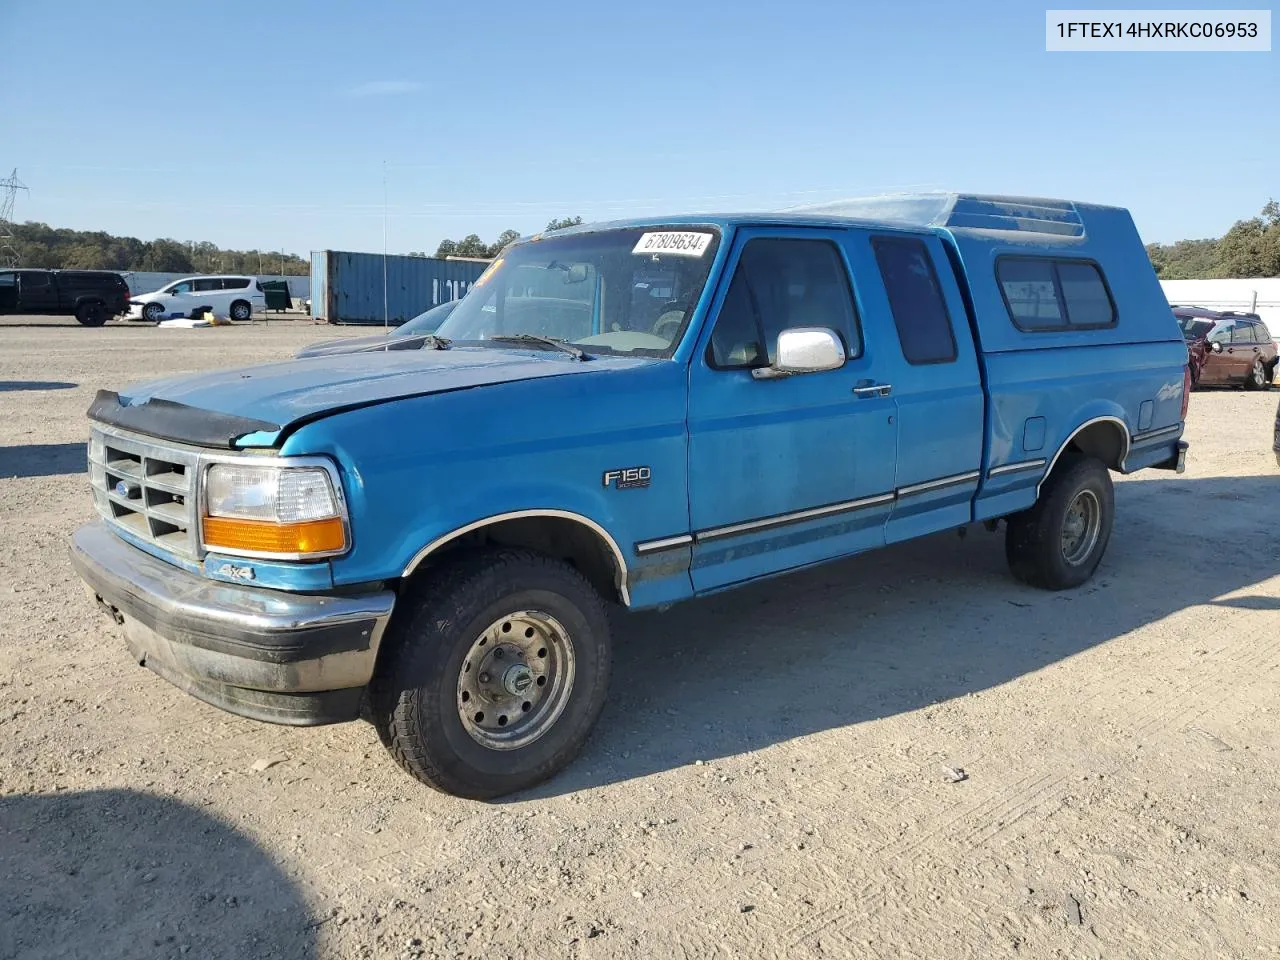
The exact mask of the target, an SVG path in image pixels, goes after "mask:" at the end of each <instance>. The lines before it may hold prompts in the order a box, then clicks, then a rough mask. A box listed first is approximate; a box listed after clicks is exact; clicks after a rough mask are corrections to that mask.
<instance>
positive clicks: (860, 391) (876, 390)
mask: <svg viewBox="0 0 1280 960" xmlns="http://www.w3.org/2000/svg"><path fill="white" fill-rule="evenodd" d="M891 393H893V384H891V383H873V384H871V385H870V386H866V387H854V388H853V395H854V396H855V397H887V396H889V394H891Z"/></svg>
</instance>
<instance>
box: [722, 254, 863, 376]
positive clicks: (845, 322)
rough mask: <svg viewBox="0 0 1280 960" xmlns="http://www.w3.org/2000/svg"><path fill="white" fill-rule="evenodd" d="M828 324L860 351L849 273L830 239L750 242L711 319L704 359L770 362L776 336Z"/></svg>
mask: <svg viewBox="0 0 1280 960" xmlns="http://www.w3.org/2000/svg"><path fill="white" fill-rule="evenodd" d="M789 327H827V328H829V329H831V330H834V331H836V333H837V334H839V335H840V336H841V337H843V338H844V342H845V343H846V344H848V350H849V356H850V357H858V356H861V354H862V339H861V336H860V334H859V330H858V319H857V311H856V309H855V308H854V303H853V294H852V288H851V286H850V284H849V274H848V271H847V270H846V269H845V265H844V261H843V258H842V257H841V256H840V251H839V250H838V249H837V248H836V245H835V244H834V243H832V242H831V241H829V240H791V239H765V238H759V239H755V240H750V241H748V242H747V244H746V246H745V247H743V248H742V255H741V256H740V257H739V258H738V266H737V269H736V270H735V271H734V274H733V280H732V281H731V282H730V284H729V290H728V292H727V293H726V294H725V300H724V304H723V305H722V306H721V308H720V314H719V316H718V317H717V318H716V326H715V330H714V331H713V332H712V335H711V347H710V355H709V357H708V361H709V363H710V365H711V366H712V367H713V368H715V369H718V370H731V369H739V368H749V367H759V366H766V365H768V364H769V363H772V362H773V360H774V359H775V357H774V356H773V353H774V351H775V350H776V348H777V341H778V334H779V333H781V332H782V331H783V330H785V329H787V328H789Z"/></svg>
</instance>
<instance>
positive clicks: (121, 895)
mask: <svg viewBox="0 0 1280 960" xmlns="http://www.w3.org/2000/svg"><path fill="white" fill-rule="evenodd" d="M0 823H3V824H4V828H3V830H0V877H3V878H4V879H3V884H4V888H5V889H4V896H3V898H0V957H22V958H24V960H45V958H49V960H53V958H58V960H67V958H86V960H87V958H92V960H106V958H116V957H119V958H130V960H132V958H147V957H177V956H190V957H201V958H205V957H227V958H243V957H265V956H272V957H280V958H309V957H313V956H315V928H314V926H313V925H312V924H311V923H310V917H309V915H308V913H307V907H306V904H305V903H304V901H303V897H302V895H301V893H300V892H299V891H298V890H297V889H296V888H295V887H294V886H293V884H292V883H291V882H290V881H289V879H288V878H287V877H286V876H285V875H284V873H283V872H282V871H281V870H280V869H279V868H278V867H277V866H276V865H275V864H274V863H272V862H271V860H270V858H269V857H268V856H267V854H266V853H265V852H264V851H263V850H261V849H260V848H259V847H258V846H257V845H256V844H254V843H253V841H251V840H249V839H248V838H247V837H245V836H243V835H242V834H240V833H238V832H237V831H236V830H234V829H232V828H231V827H229V826H227V825H226V824H224V823H222V822H221V821H220V820H216V819H214V818H213V817H210V816H208V815H207V814H205V813H202V812H200V811H199V810H196V809H194V808H192V807H189V806H187V805H186V804H183V803H179V802H178V801H176V800H171V799H167V798H164V797H158V796H152V795H149V794H144V793H138V792H135V791H132V790H100V791H91V792H87V793H60V794H53V795H33V796H11V797H4V798H0Z"/></svg>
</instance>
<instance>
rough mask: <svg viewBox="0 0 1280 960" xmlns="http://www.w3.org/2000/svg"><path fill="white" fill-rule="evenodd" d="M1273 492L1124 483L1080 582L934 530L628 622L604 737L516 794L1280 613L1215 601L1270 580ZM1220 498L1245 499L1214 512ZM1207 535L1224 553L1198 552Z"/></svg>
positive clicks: (628, 774) (1234, 482) (1275, 557)
mask: <svg viewBox="0 0 1280 960" xmlns="http://www.w3.org/2000/svg"><path fill="white" fill-rule="evenodd" d="M1278 488H1280V478H1276V477H1269V476H1256V477H1234V478H1233V477H1224V478H1212V479H1183V478H1176V479H1167V480H1166V479H1160V480H1141V481H1129V482H1124V483H1120V484H1117V487H1116V511H1117V519H1116V523H1115V528H1114V530H1113V533H1112V537H1111V542H1110V545H1109V548H1108V551H1107V555H1106V556H1105V557H1104V559H1103V563H1102V565H1101V567H1100V568H1099V569H1098V571H1097V573H1096V574H1095V576H1094V579H1093V580H1092V581H1090V582H1089V583H1088V584H1086V585H1085V586H1083V587H1080V588H1078V589H1076V590H1072V591H1065V592H1061V593H1050V592H1045V591H1040V590H1036V589H1033V588H1030V587H1026V586H1024V585H1022V584H1021V583H1019V582H1017V581H1015V580H1014V579H1012V577H1011V576H1010V575H1009V573H1008V569H1007V567H1006V564H1005V558H1004V531H1003V528H1002V529H1001V530H1000V532H999V534H998V535H991V534H988V533H986V532H985V531H984V530H982V528H981V527H978V528H976V529H974V530H972V531H971V532H970V533H969V534H968V536H967V537H966V538H965V539H964V540H961V539H960V538H959V537H958V536H957V535H956V534H955V533H954V532H953V533H950V534H939V535H937V536H933V537H928V538H926V539H924V540H920V541H916V542H912V543H906V544H901V545H897V546H894V547H890V548H887V549H885V550H881V551H877V552H875V553H873V554H868V555H864V556H861V557H856V558H853V559H850V560H846V561H840V562H837V563H835V564H832V565H828V566H824V567H820V568H815V569H813V570H809V571H805V572H800V573H796V574H792V575H789V576H785V577H780V578H777V579H774V580H771V581H768V582H765V583H761V584H759V585H755V586H750V587H744V588H742V589H740V590H736V591H730V592H728V593H724V594H720V595H718V596H715V597H711V598H708V599H706V600H699V601H692V602H689V603H686V604H682V605H680V606H677V607H675V608H673V609H672V610H670V611H669V612H667V613H666V614H658V613H641V614H636V615H632V616H624V617H620V618H619V623H618V627H617V631H616V634H615V651H616V654H615V661H614V671H613V677H612V683H611V688H610V700H609V703H608V705H607V706H606V708H605V712H604V715H603V717H602V718H601V722H600V724H599V726H598V727H597V732H596V733H595V735H594V736H593V738H592V740H591V742H590V743H589V744H588V746H587V748H586V750H585V751H584V753H583V755H582V756H581V758H580V759H579V760H578V761H576V762H575V763H574V764H573V765H572V766H571V767H570V768H569V769H568V770H566V771H565V772H564V773H562V774H561V775H559V776H558V777H556V778H555V779H553V780H552V781H550V782H549V783H547V784H544V785H543V786H541V787H539V788H536V789H535V790H533V791H530V792H528V793H525V794H523V795H522V796H523V797H526V798H527V797H530V796H550V795H556V794H561V793H569V792H572V791H575V790H580V789H585V788H590V787H592V786H598V785H601V784H604V783H611V782H617V781H622V780H628V779H631V778H634V777H641V776H645V775H647V774H651V773H656V772H659V771H663V770H667V769H672V768H675V767H679V766H682V765H685V764H689V763H693V762H695V761H696V760H707V761H710V760H714V759H716V758H721V757H727V756H732V755H735V754H740V753H743V752H745V751H749V750H756V749H760V748H764V747H768V746H770V745H772V744H775V743H780V742H783V741H786V740H790V739H792V738H794V737H799V736H803V735H805V734H809V733H814V732H817V731H823V730H828V729H835V728H843V727H849V726H851V725H856V724H858V723H861V722H863V721H868V720H874V719H877V718H881V717H886V716H891V715H894V714H899V713H903V712H908V711H912V710H916V709H920V708H923V707H927V706H929V705H930V704H933V703H937V702H939V701H945V700H950V699H953V698H956V697H961V696H964V695H966V694H968V693H972V692H975V691H981V690H985V689H989V688H991V687H995V686H997V685H999V684H1002V683H1005V682H1007V681H1009V680H1012V679H1014V678H1016V677H1019V676H1022V675H1024V674H1027V673H1031V672H1033V671H1036V670H1039V669H1041V668H1042V667H1045V666H1047V665H1049V664H1052V663H1055V662H1057V661H1060V660H1063V659H1065V658H1067V657H1070V656H1072V655H1074V654H1077V653H1080V652H1081V651H1084V650H1087V649H1089V648H1091V647H1095V646H1098V645H1100V644H1104V643H1107V642H1108V641H1111V640H1114V639H1116V638H1118V637H1122V636H1123V635H1125V634H1127V633H1128V632H1130V631H1132V630H1134V629H1136V628H1138V627H1140V626H1143V625H1145V624H1149V623H1152V622H1153V621H1156V620H1159V619H1160V618H1162V617H1165V616H1168V615H1170V614H1173V613H1176V612H1178V611H1180V610H1184V609H1186V608H1188V607H1193V606H1196V605H1200V604H1215V605H1220V606H1231V607H1240V608H1245V609H1250V610H1270V609H1276V608H1277V603H1276V601H1275V600H1274V599H1272V598H1270V597H1265V596H1256V595H1255V596H1243V597H1239V598H1228V599H1224V600H1219V599H1218V598H1219V597H1221V596H1222V595H1223V594H1226V593H1230V592H1232V591H1237V590H1240V589H1242V588H1247V587H1249V586H1252V585H1254V584H1258V583H1261V582H1263V581H1265V580H1267V579H1268V578H1270V577H1274V576H1276V575H1278V574H1280V547H1278V546H1277V541H1276V539H1275V537H1276V534H1275V532H1270V533H1268V532H1266V531H1262V530H1260V529H1259V528H1260V526H1261V525H1260V524H1259V523H1258V518H1259V517H1260V516H1264V515H1266V514H1267V506H1266V505H1267V504H1268V503H1270V502H1274V498H1275V496H1276V493H1277V490H1278ZM1213 497H1220V498H1222V499H1229V500H1233V501H1239V502H1240V503H1238V505H1233V507H1232V508H1231V509H1229V510H1214V509H1206V506H1207V505H1211V504H1212V503H1213V500H1212V499H1207V498H1213ZM1244 501H1251V502H1252V503H1254V504H1256V509H1255V508H1254V507H1252V506H1249V504H1248V503H1245V502H1244ZM1241 507H1243V509H1241ZM1188 517H1195V526H1194V534H1189V529H1190V527H1189V525H1188V523H1187V520H1188ZM1206 544H1210V545H1211V544H1219V545H1221V546H1222V547H1224V548H1225V549H1223V550H1222V551H1221V552H1220V553H1219V554H1217V556H1216V557H1215V559H1213V560H1212V561H1209V562H1206V561H1205V559H1204V558H1205V557H1206V555H1207V554H1206V553H1205V550H1204V549H1203V547H1204V546H1205V545H1206ZM1223 614H1226V611H1223ZM1179 639H1180V641H1181V642H1185V643H1186V644H1187V645H1188V646H1189V647H1191V646H1193V645H1194V644H1195V643H1196V642H1197V637H1196V636H1194V635H1190V634H1189V635H1187V636H1185V637H1181V638H1179ZM942 746H945V745H942Z"/></svg>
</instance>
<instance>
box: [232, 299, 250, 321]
mask: <svg viewBox="0 0 1280 960" xmlns="http://www.w3.org/2000/svg"><path fill="white" fill-rule="evenodd" d="M252 316H253V307H252V306H250V305H249V301H247V300H236V301H235V302H234V303H232V304H231V319H232V320H239V321H242V322H243V321H245V320H248V319H249V318H251V317H252Z"/></svg>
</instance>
